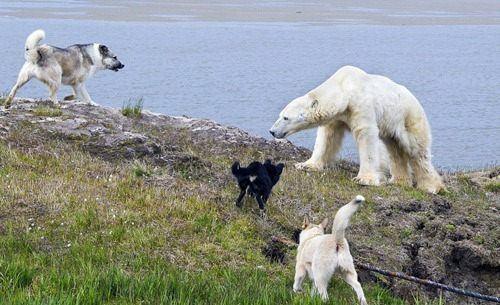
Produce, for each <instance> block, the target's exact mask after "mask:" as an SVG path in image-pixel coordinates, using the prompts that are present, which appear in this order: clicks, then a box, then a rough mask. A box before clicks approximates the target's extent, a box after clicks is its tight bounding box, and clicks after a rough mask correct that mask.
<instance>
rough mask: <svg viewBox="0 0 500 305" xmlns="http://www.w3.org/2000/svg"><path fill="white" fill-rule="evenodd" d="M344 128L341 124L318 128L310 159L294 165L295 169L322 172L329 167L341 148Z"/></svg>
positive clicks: (335, 123)
mask: <svg viewBox="0 0 500 305" xmlns="http://www.w3.org/2000/svg"><path fill="white" fill-rule="evenodd" d="M346 128H347V126H346V125H345V124H344V123H342V122H334V123H332V124H328V125H325V126H320V127H318V132H317V135H316V143H314V150H313V153H312V156H311V158H309V160H307V161H305V162H302V163H297V164H295V167H296V168H297V169H303V170H323V169H325V168H328V167H329V166H331V165H332V164H333V162H334V161H335V156H336V155H337V152H338V151H339V150H340V147H341V146H342V140H343V139H344V134H345V130H346Z"/></svg>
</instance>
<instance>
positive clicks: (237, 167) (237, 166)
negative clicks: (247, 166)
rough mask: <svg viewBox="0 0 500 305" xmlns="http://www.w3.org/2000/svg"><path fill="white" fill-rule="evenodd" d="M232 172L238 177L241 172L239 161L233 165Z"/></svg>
mask: <svg viewBox="0 0 500 305" xmlns="http://www.w3.org/2000/svg"><path fill="white" fill-rule="evenodd" d="M231 172H232V173H233V175H235V176H236V175H237V174H238V173H239V172H240V162H238V161H235V162H234V163H233V166H231Z"/></svg>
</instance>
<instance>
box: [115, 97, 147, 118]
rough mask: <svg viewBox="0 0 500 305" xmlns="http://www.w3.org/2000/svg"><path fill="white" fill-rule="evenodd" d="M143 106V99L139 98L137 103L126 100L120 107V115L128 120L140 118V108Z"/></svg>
mask: <svg viewBox="0 0 500 305" xmlns="http://www.w3.org/2000/svg"><path fill="white" fill-rule="evenodd" d="M143 104H144V99H143V98H142V97H141V98H139V99H138V100H137V101H132V100H130V99H129V100H128V102H126V103H124V104H123V106H122V110H121V112H122V114H123V115H124V116H126V117H129V118H140V117H141V114H142V108H143Z"/></svg>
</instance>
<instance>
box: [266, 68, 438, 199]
mask: <svg viewBox="0 0 500 305" xmlns="http://www.w3.org/2000/svg"><path fill="white" fill-rule="evenodd" d="M314 127H318V132H317V136H316V143H315V145H314V150H313V153H312V156H311V158H310V159H309V160H307V161H305V162H303V163H298V164H296V167H297V168H299V169H310V170H322V169H325V168H326V167H328V166H330V165H331V164H332V163H333V162H334V160H335V155H336V154H337V152H338V151H339V149H340V146H341V145H342V138H343V137H344V134H345V132H346V131H350V132H351V133H352V134H353V136H354V138H355V140H356V143H357V146H358V151H359V158H360V168H359V173H358V175H357V177H356V178H355V180H356V181H358V183H360V184H363V185H380V183H381V173H380V171H379V168H380V162H381V159H382V158H383V156H381V154H383V151H385V149H384V147H383V146H384V145H385V146H386V148H387V151H388V153H389V159H390V172H391V176H392V177H391V180H390V182H393V183H400V184H407V185H411V184H412V178H411V173H413V175H414V179H415V181H416V185H417V187H419V188H421V189H423V190H426V191H428V192H431V193H437V192H439V191H440V190H441V189H442V188H443V187H444V185H443V182H442V179H441V177H440V176H439V174H438V173H437V172H436V170H435V169H434V167H433V166H432V163H431V153H430V147H431V132H430V126H429V122H428V121H427V117H426V116H425V112H424V110H423V108H422V106H421V105H420V103H419V102H418V100H417V99H416V98H415V97H414V96H413V94H411V93H410V91H409V90H408V89H406V88H405V87H404V86H402V85H399V84H397V83H395V82H393V81H392V80H390V79H389V78H387V77H384V76H380V75H372V74H368V73H366V72H364V71H363V70H361V69H359V68H356V67H352V66H345V67H342V68H340V69H339V70H338V71H337V72H336V73H335V74H334V75H333V76H331V77H330V78H329V79H328V80H326V81H325V82H324V83H322V84H321V85H319V86H318V87H316V88H315V89H313V90H311V91H309V92H308V93H307V94H306V95H304V96H301V97H299V98H296V99H295V100H293V101H292V102H290V103H289V104H288V105H287V106H286V107H285V109H283V111H281V113H280V116H279V118H278V120H277V121H276V122H275V123H274V125H273V126H272V127H271V129H270V133H271V134H272V135H273V136H274V137H275V138H278V139H280V138H284V137H286V136H289V135H291V134H294V133H296V132H299V131H301V130H304V129H309V128H314Z"/></svg>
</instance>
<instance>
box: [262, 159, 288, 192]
mask: <svg viewBox="0 0 500 305" xmlns="http://www.w3.org/2000/svg"><path fill="white" fill-rule="evenodd" d="M264 167H265V168H266V170H267V173H268V175H269V178H271V181H272V183H273V186H274V185H276V183H278V181H279V180H280V176H281V173H282V172H283V168H284V167H285V164H283V163H278V164H276V165H274V164H273V163H272V162H271V160H269V159H267V160H266V161H265V162H264Z"/></svg>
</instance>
